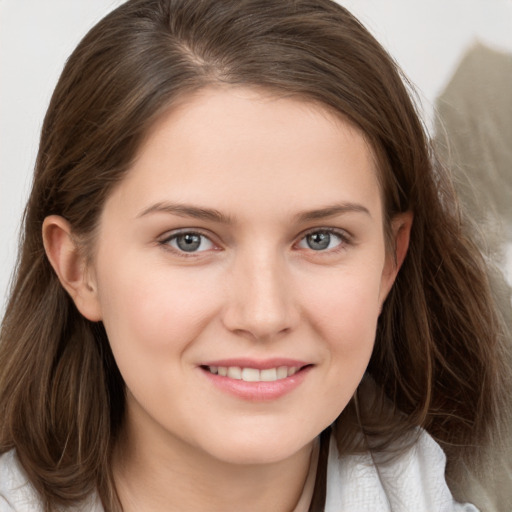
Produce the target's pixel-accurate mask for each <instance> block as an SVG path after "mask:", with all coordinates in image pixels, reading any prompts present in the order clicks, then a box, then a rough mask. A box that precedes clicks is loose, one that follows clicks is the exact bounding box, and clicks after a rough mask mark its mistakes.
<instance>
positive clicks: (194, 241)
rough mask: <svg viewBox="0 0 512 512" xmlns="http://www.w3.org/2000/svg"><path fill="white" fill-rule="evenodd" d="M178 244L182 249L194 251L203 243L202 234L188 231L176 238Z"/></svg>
mask: <svg viewBox="0 0 512 512" xmlns="http://www.w3.org/2000/svg"><path fill="white" fill-rule="evenodd" d="M176 244H177V245H178V247H179V248H180V249H181V250H182V251H187V252H192V251H195V250H197V249H198V248H199V246H200V245H201V236H200V235H195V234H194V233H187V234H185V235H180V236H179V237H178V238H177V239H176Z"/></svg>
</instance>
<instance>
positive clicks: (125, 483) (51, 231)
mask: <svg viewBox="0 0 512 512" xmlns="http://www.w3.org/2000/svg"><path fill="white" fill-rule="evenodd" d="M503 338H504V327H503V328H502V327H501V321H500V318H499V316H498V314H497V313H496V311H495V309H494V306H493V301H492V297H491V295H490V291H489V287H488V284H487V279H486V274H485V267H484V265H483V263H482V258H481V256H480V254H479V253H478V251H477V249H476V248H475V246H474V245H473V243H472V242H471V240H470V239H469V238H468V237H467V236H466V235H465V233H464V230H463V226H461V223H460V219H459V217H458V212H457V208H456V202H455V199H454V197H453V195H452V192H451V188H450V186H449V182H448V180H447V178H446V176H445V173H444V171H443V170H442V169H441V168H440V167H439V166H437V164H435V161H434V160H433V158H432V157H431V154H430V150H429V146H428V141H427V139H426V137H425V134H424V132H423V130H422V127H421V124H420V122H419V120H418V117H417V115H416V112H415V109H414V106H413V104H412V103H411V100H410V98H409V96H408V94H407V90H406V88H405V87H404V85H403V82H402V80H401V78H400V74H399V72H398V70H397V69H396V66H395V65H394V63H393V61H392V60H391V59H390V57H389V56H388V55H387V54H386V53H385V51H384V50H383V49H382V48H381V47H380V45H379V44H378V43H377V42H376V41H375V40H374V39H373V38H372V37H371V36H370V35H369V33H368V32H367V31H366V30H365V29H364V28H363V27H362V26H361V25H360V24H359V23H358V22H357V20H355V19H354V18H353V17H352V16H351V15H350V14H349V13H348V12H347V11H346V10H344V9H343V8H341V7H340V6H338V5H337V4H335V3H332V2H330V1H327V0H315V1H311V0H294V1H291V0H290V1H282V0H276V1H264V2H263V1H260V0H247V1H233V0H230V1H228V0H225V1H219V0H215V1H213V0H211V1H208V0H205V1H200V2H191V1H186V0H175V1H171V0H134V1H129V2H127V3H126V4H124V5H123V6H121V7H120V8H118V9H117V10H115V11H114V12H113V13H111V14H110V15H108V16H107V17H106V18H105V19H104V20H102V21H101V22H100V23H99V24H98V25H97V26H96V27H94V28H93V29H92V30H91V31H90V32H89V34H88V35H87V36H86V37H85V38H84V40H83V41H82V42H81V43H80V45H79V46H78V48H77V49H76V50H75V52H74V53H73V54H72V56H71V57H70V59H69V61H68V63H67V65H66V67H65V69H64V71H63V74H62V76H61V79H60V81H59V83H58V85H57V88H56V90H55V92H54V95H53V98H52V101H51V104H50V107H49V109H48V113H47V116H46V119H45V122H44V126H43V130H42V136H41V145H40V149H39V155H38V159H37V163H36V171H35V178H34V184H33V189H32V194H31V196H30V199H29V204H28V206H27V211H26V216H25V236H24V241H23V246H22V248H21V255H20V263H19V267H18V273H17V278H16V282H15V285H14V287H13V291H12V295H11V298H10V302H9V304H8V308H7V312H6V315H5V318H4V321H3V325H2V334H1V345H0V367H1V368H2V370H1V372H2V373H1V374H0V411H1V412H0V414H1V415H2V417H3V418H4V421H3V424H2V426H1V429H2V430H1V432H0V451H1V452H3V453H4V455H3V456H2V459H0V461H1V465H0V471H2V472H3V473H0V474H2V476H3V482H7V483H5V484H4V483H3V482H2V485H4V488H1V487H0V489H2V491H1V492H0V496H1V497H2V498H3V500H4V502H3V507H4V508H6V507H7V508H6V510H11V509H14V510H23V508H22V507H23V506H25V507H27V504H28V507H29V508H28V510H39V509H41V510H55V509H57V508H58V507H64V508H65V507H74V506H78V505H80V506H82V507H83V508H84V509H85V510H102V509H104V510H125V511H129V510H154V511H157V510H160V509H162V510H190V511H193V510H247V511H253V510H254V511H256V510H275V511H290V510H294V511H296V512H302V511H305V510H311V511H320V510H326V511H328V512H331V511H337V510H389V509H391V510H411V509H412V508H414V509H416V510H474V507H472V506H471V505H467V506H464V505H459V504H457V503H456V502H455V501H454V499H453V498H452V495H451V492H450V490H449V489H448V487H447V485H446V483H445V480H444V464H445V454H444V453H443V451H442V450H441V448H442V449H443V450H444V452H445V453H446V457H447V461H448V471H449V473H448V477H449V479H450V482H451V483H453V489H454V490H456V489H457V487H456V485H457V482H458V479H459V476H460V474H461V472H460V467H461V466H462V465H463V464H464V465H465V464H476V462H475V461H476V455H475V453H474V452H475V450H474V449H473V450H471V449H470V447H475V446H482V445H484V444H486V443H489V442H491V441H494V440H495V436H496V435H497V433H499V428H500V426H501V425H502V424H503V423H504V422H505V421H506V415H505V413H504V412H503V408H502V405H503V404H504V400H505V397H506V396H507V388H506V386H507V385H508V381H507V376H506V373H505V366H504V353H505V352H504V349H503V347H502V344H503ZM434 440H435V441H434ZM439 445H440V446H439ZM340 454H341V458H340V457H339V455H340ZM421 475H423V478H422V476H421ZM460 500H461V501H462V500H464V496H460ZM9 504H10V505H9ZM9 506H10V507H11V508H8V507H9ZM463 507H466V508H465V509H464V508H463Z"/></svg>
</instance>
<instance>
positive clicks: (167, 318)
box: [43, 88, 412, 512]
mask: <svg viewBox="0 0 512 512" xmlns="http://www.w3.org/2000/svg"><path fill="white" fill-rule="evenodd" d="M377 172H378V170H377V168H376V165H375V161H374V158H373V154H372V151H371V148H370V147H369V146H368V144H367V143H366V141H365V139H364V137H363V135H362V133H361V132H360V131H359V130H358V129H357V128H355V127H354V126H353V125H351V124H350V123H348V122H347V121H346V120H344V119H342V118H341V117H340V116H338V115H334V114H333V113H331V112H330V111H328V110H327V109H326V108H324V107H322V106H319V105H317V104H313V103H308V102H305V101H302V100H299V99H291V98H276V97H275V96H271V95H268V94H265V93H263V92H261V91H257V90H251V89H243V88H209V89H205V90H203V91H201V92H200V93H198V94H196V95H194V96H191V97H189V98H188V99H187V101H185V102H184V103H182V104H180V106H177V107H175V108H172V109H171V110H169V112H168V113H167V114H165V115H164V116H163V118H162V119H161V120H160V121H159V122H158V123H157V124H156V125H155V126H154V127H153V129H152V131H151V133H150V134H149V135H148V137H147V139H146V141H145V143H144V145H143V147H142V148H141V149H140V151H139V154H138V157H137V159H136V161H135V163H134V165H133V167H132V169H131V170H130V171H129V173H128V174H127V177H126V178H125V179H124V180H123V181H122V182H121V183H120V184H119V185H118V186H117V187H116V188H115V190H114V191H113V193H112V194H111V196H110V197H109V199H108V200H107V202H106V204H105V207H104V210H103V213H102V216H101V219H100V224H99V233H98V238H97V241H96V245H95V247H94V257H93V261H92V263H91V264H89V265H86V264H85V262H84V261H83V260H82V258H81V256H80V253H79V251H78V250H77V248H76V247H75V246H74V244H73V241H72V238H71V227H70V226H69V225H68V224H67V222H66V221H65V220H64V219H62V218H61V217H57V216H52V217H49V218H47V219H46V221H45V224H44V228H43V232H44V239H45V246H46V250H47V253H48V256H49V258H50V261H51V262H52V264H53V266H54V268H55V270H56V272H57V274H58V275H59V278H60V280H61V282H62V284H63V286H64V287H65V288H66V289H67V291H68V292H69V293H70V295H71V296H72V297H73V299H74V301H75V303H76V305H77V307H78V308H79V310H80V311H81V312H82V314H84V316H86V317H87V318H89V319H90V320H93V321H99V320H101V321H102V322H103V323H104V325H105V328H106V331H107V334H108V337H109V340H110V343H111V346H112V351H113V353H114V356H115V358H116V361H117V364H118V366H119V369H120V371H121V373H122V375H123V378H124V380H125V382H126V386H127V418H126V425H125V429H124V433H123V438H122V440H121V441H120V443H119V450H118V453H117V456H116V459H115V466H114V473H115V475H116V481H117V484H118V486H119V492H120V496H121V500H122V502H123V505H124V507H125V509H126V510H154V511H158V510H187V511H196V510H197V511H199V510H201V511H203V510H206V509H207V510H219V511H220V510H240V511H257V510H258V511H261V510H273V511H276V512H279V511H283V512H284V511H290V510H293V507H294V506H295V503H296V502H297V500H298V498H299V496H300V494H301V490H302V486H303V483H304V479H305V477H306V474H307V471H308V466H309V458H310V453H311V446H312V441H313V440H314V438H315V437H316V436H317V435H318V434H319V433H320V432H321V431H322V430H323V429H324V428H326V427H327V426H328V425H330V424H331V423H332V422H333V421H334V420H335V418H336V417H337V416H338V415H339V414H340V412H341V411H342V410H343V408H344V407H345V406H346V404H347V403H348V401H349V400H350V398H351V396H352V395H353V393H354V391H355V389H356V387H357V386H358V384H359V382H360V380H361V378H362V376H363V373H364V371H365V369H366V366H367V364H368V361H369V358H370V355H371V353H372V349H373V344H374V339H375V329H376V322H377V319H378V316H379V313H380V310H381V306H382V303H383V301H384V300H385V297H386V295H387V294H388V292H389V290H390V288H391V286H392V284H393V281H394V279H395V277H396V274H397V272H398V269H399V266H400V264H401V262H402V261H403V258H404V257H405V253H406V250H407V244H408V239H409V231H410V227H411V223H412V216H411V215H410V214H404V215H401V216H399V217H397V218H395V219H394V220H393V225H392V228H393V229H392V231H393V233H394V237H395V240H394V246H395V247H396V254H388V253H387V252H386V243H385V237H384V226H383V212H382V200H381V193H380V189H379V184H378V180H377ZM170 205H172V206H173V207H174V206H176V205H180V206H181V207H183V205H187V206H192V207H194V208H201V209H211V210H214V211H216V212H219V213H220V214H221V215H222V217H223V218H222V219H214V218H198V217H197V215H194V216H191V215H190V211H189V212H188V213H187V212H186V211H184V210H183V208H182V209H181V210H180V211H176V210H175V209H173V208H171V207H170ZM333 206H335V207H336V208H334V209H333V208H332V207H333ZM340 206H341V207H340ZM308 212H309V215H308ZM311 212H316V214H315V215H313V214H312V213H311ZM177 230H179V232H181V233H182V232H183V231H188V232H195V233H200V234H202V235H204V238H201V244H202V245H201V246H200V248H199V250H197V251H195V252H184V251H180V248H179V245H178V244H177V242H178V240H181V241H183V239H177V238H176V237H174V238H172V236H173V235H176V233H177ZM326 230H333V232H332V233H331V234H330V242H329V245H328V247H327V248H325V249H324V248H322V249H320V250H318V246H315V248H316V249H317V250H315V249H313V248H311V247H310V245H309V243H310V242H311V240H312V237H309V238H308V237H307V235H308V234H311V233H316V234H317V236H318V234H319V233H320V234H321V233H323V236H324V237H325V236H326V235H325V234H326ZM327 236H329V235H327ZM233 357H248V358H253V359H257V360H262V359H267V358H272V357H288V358H294V359H300V360H301V361H305V362H307V363H308V364H309V365H311V367H310V369H309V371H308V373H307V375H306V376H305V377H304V379H303V381H302V382H301V383H300V384H299V385H298V386H297V387H296V388H294V389H293V390H292V391H291V392H289V393H287V394H285V395H284V396H281V397H279V398H277V399H274V400H266V401H265V400H263V401H258V400H256V401H254V400H247V399H244V398H240V397H238V396H233V395H232V394H230V393H226V392H225V391H223V390H220V389H218V388H217V387H216V386H214V385H213V384H212V383H211V381H210V380H209V379H208V378H207V377H206V375H205V372H204V370H202V369H201V368H200V365H201V364H204V363H205V362H206V361H212V360H217V359H225V358H233ZM169 482H173V484H172V486H171V485H169Z"/></svg>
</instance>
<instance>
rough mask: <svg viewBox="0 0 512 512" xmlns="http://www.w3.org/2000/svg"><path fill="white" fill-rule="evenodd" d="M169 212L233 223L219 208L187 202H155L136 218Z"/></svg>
mask: <svg viewBox="0 0 512 512" xmlns="http://www.w3.org/2000/svg"><path fill="white" fill-rule="evenodd" d="M156 212H161V213H169V214H171V215H178V216H179V217H192V218H194V219H199V220H209V221H213V222H219V223H221V224H233V223H234V220H233V219H232V218H231V217H230V216H229V215H225V214H223V213H221V212H219V210H215V209H213V208H201V207H197V206H192V205H188V204H180V203H163V202H161V203H156V204H154V205H153V206H150V207H149V208H146V209H145V210H143V211H142V212H141V213H140V214H139V215H137V218H140V217H143V216H144V215H148V214H150V213H156Z"/></svg>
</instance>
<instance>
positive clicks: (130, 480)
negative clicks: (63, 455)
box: [113, 421, 313, 512]
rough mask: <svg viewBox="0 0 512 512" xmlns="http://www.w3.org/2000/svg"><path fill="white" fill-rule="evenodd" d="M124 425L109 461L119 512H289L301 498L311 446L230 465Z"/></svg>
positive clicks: (184, 445)
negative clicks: (266, 459)
mask: <svg viewBox="0 0 512 512" xmlns="http://www.w3.org/2000/svg"><path fill="white" fill-rule="evenodd" d="M137 431H138V429H136V428H131V427H130V423H129V422H128V421H127V424H126V427H125V429H124V432H123V435H122V436H121V437H120V438H119V442H118V446H117V450H116V453H115V456H114V461H113V464H114V465H113V470H114V478H115V481H116V486H117V490H118V494H119V497H120V500H121V503H122V505H123V510H124V512H132V511H136V510H151V511H152V512H160V511H164V510H165V511H166V512H174V511H176V512H178V511H180V512H183V511H187V512H196V511H197V512H204V510H208V511H211V512H217V511H218V512H221V511H222V512H225V511H226V510H238V511H241V512H262V511H268V510H272V511H273V512H290V511H293V510H294V509H295V506H296V504H297V502H298V500H299V498H300V496H301V494H302V489H303V487H304V482H305V480H306V477H307V474H308V470H309V466H310V458H311V451H312V446H313V443H311V444H309V445H307V446H305V447H303V448H302V449H301V450H299V451H298V452H297V453H294V454H293V455H291V456H290V457H289V458H287V459H285V460H281V461H278V462H272V463H265V464H231V463H229V462H225V461H221V460H218V459H216V458H213V457H211V456H209V454H206V453H204V452H203V451H201V450H200V449H198V448H196V447H194V446H190V445H186V444H184V443H180V442H176V440H175V439H173V438H172V436H169V435H166V436H164V439H162V438H159V436H158V435H157V436H146V437H145V438H144V437H142V436H139V435H137Z"/></svg>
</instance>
